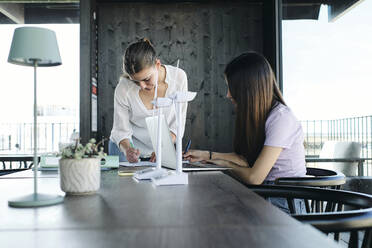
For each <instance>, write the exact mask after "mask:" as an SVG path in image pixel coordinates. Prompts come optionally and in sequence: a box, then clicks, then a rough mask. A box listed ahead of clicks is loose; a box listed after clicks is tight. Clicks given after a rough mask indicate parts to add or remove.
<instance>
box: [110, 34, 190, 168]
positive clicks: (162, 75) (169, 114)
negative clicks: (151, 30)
mask: <svg viewBox="0 0 372 248" xmlns="http://www.w3.org/2000/svg"><path fill="white" fill-rule="evenodd" d="M123 60H124V61H123V71H124V76H122V77H121V78H120V81H119V83H118V85H117V86H116V88H115V95H114V123H113V128H112V131H111V136H110V142H109V154H110V155H119V159H120V161H129V162H131V163H133V162H137V161H138V159H139V158H140V159H142V160H151V161H154V160H155V156H154V151H153V148H152V145H151V139H150V136H149V134H148V131H147V127H146V121H145V119H146V117H150V116H152V115H153V113H154V111H155V114H156V110H155V109H154V106H153V104H152V103H151V102H152V100H153V99H154V96H155V90H156V84H157V85H158V87H157V96H158V97H167V96H169V95H172V94H173V93H175V92H177V91H187V76H186V73H185V72H184V71H183V70H182V69H179V68H176V67H174V66H170V65H163V64H161V62H160V59H159V58H158V57H157V56H156V52H155V49H154V47H153V46H152V44H151V43H150V41H149V40H148V39H143V40H140V41H138V42H135V43H132V44H130V45H129V47H128V48H127V49H126V51H125V54H124V58H123ZM186 110H187V104H183V106H182V110H181V111H182V120H181V122H182V128H181V130H182V133H183V130H184V127H185V121H186ZM163 113H164V116H165V119H166V120H167V123H168V125H169V129H170V131H171V137H172V140H173V142H174V141H175V140H176V132H177V127H176V113H175V108H174V106H171V107H167V108H164V110H163ZM182 135H183V134H182Z"/></svg>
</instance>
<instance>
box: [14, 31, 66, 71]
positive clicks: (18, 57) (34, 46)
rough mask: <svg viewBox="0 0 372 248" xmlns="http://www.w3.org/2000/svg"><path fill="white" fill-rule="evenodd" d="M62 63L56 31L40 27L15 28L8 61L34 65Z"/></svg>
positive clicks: (45, 65)
mask: <svg viewBox="0 0 372 248" xmlns="http://www.w3.org/2000/svg"><path fill="white" fill-rule="evenodd" d="M35 60H37V66H40V67H47V66H57V65H61V64H62V61H61V56H60V55H59V50H58V44H57V38H56V34H55V33H54V31H52V30H50V29H46V28H39V27H20V28H16V29H15V30H14V35H13V40H12V45H11V48H10V52H9V57H8V62H9V63H13V64H17V65H25V66H34V65H35Z"/></svg>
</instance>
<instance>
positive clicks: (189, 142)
mask: <svg viewBox="0 0 372 248" xmlns="http://www.w3.org/2000/svg"><path fill="white" fill-rule="evenodd" d="M190 146H191V139H189V141H187V144H186V147H185V151H184V152H183V154H184V155H185V154H186V153H187V152H188V151H189V149H190Z"/></svg>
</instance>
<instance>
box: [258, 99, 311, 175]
mask: <svg viewBox="0 0 372 248" xmlns="http://www.w3.org/2000/svg"><path fill="white" fill-rule="evenodd" d="M265 134H266V139H265V143H264V145H265V146H274V147H282V148H283V150H282V152H281V153H280V155H279V157H278V159H277V160H276V162H275V164H274V166H273V168H272V169H271V170H270V172H269V174H268V175H267V177H266V179H265V180H267V181H273V180H275V179H276V178H278V177H299V176H305V174H306V167H305V149H304V145H303V142H304V134H303V131H302V127H301V124H300V122H299V121H298V120H297V118H296V117H295V116H294V115H293V113H292V111H291V110H290V109H289V108H288V107H287V106H285V105H283V104H281V103H279V104H278V105H277V106H275V107H274V109H273V110H272V111H271V112H270V114H269V116H268V118H267V120H266V123H265Z"/></svg>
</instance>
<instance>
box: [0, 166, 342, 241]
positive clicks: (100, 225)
mask: <svg viewBox="0 0 372 248" xmlns="http://www.w3.org/2000/svg"><path fill="white" fill-rule="evenodd" d="M30 173H32V171H30ZM101 179H102V180H101V189H100V191H99V192H98V194H95V195H90V196H66V197H65V201H64V203H63V204H60V205H55V206H49V207H41V208H35V209H17V208H10V207H8V200H9V199H10V198H12V197H18V196H22V195H25V194H28V193H30V192H32V182H33V181H32V177H29V178H8V179H4V180H0V242H1V247H37V248H42V247H69V248H72V247H203V248H204V247H286V248H291V247H296V248H297V247H338V246H337V244H336V243H334V242H333V241H332V240H331V239H329V238H327V237H326V236H325V235H324V234H322V233H320V232H319V231H317V230H316V229H314V228H313V227H311V226H308V225H304V224H301V223H300V222H298V221H296V220H295V219H293V218H291V217H290V216H288V215H286V214H285V213H283V212H281V211H280V210H279V209H277V208H275V207H274V206H272V205H271V204H270V203H268V202H266V201H265V200H264V199H263V198H261V197H259V196H258V195H256V194H255V193H253V192H252V191H250V190H249V189H247V188H246V187H245V186H243V185H242V184H240V183H239V182H237V181H235V180H234V179H232V178H231V177H229V176H227V175H225V174H223V173H220V172H199V173H190V174H189V185H187V186H163V187H154V186H153V185H152V184H151V183H150V182H136V181H134V180H133V179H132V178H131V177H119V176H118V175H117V171H116V170H113V171H104V172H102V176H101ZM39 192H42V193H54V194H55V193H59V194H62V192H61V191H60V189H59V180H58V177H55V178H48V177H45V178H39Z"/></svg>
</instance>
